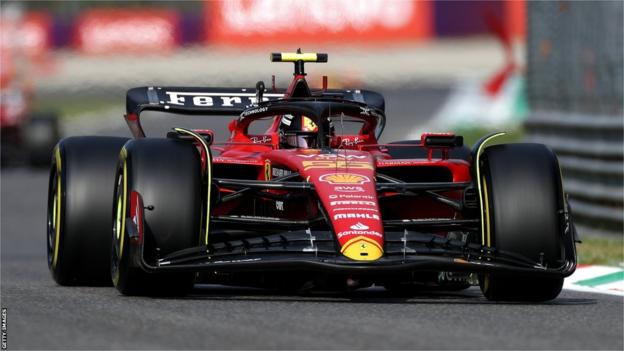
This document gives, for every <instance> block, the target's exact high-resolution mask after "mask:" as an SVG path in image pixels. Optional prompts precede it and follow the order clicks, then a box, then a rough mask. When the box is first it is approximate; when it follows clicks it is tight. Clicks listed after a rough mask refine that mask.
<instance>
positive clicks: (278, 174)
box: [271, 167, 292, 178]
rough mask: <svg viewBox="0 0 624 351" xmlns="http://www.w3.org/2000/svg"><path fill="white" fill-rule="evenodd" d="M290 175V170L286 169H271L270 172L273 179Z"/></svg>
mask: <svg viewBox="0 0 624 351" xmlns="http://www.w3.org/2000/svg"><path fill="white" fill-rule="evenodd" d="M291 173H292V172H291V171H290V170H288V169H283V168H277V167H273V171H272V173H271V174H272V175H273V177H277V178H279V177H283V176H286V175H289V174H291Z"/></svg>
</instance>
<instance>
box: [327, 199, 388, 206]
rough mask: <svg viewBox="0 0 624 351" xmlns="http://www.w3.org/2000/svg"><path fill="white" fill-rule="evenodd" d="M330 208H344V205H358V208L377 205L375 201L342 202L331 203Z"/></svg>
mask: <svg viewBox="0 0 624 351" xmlns="http://www.w3.org/2000/svg"><path fill="white" fill-rule="evenodd" d="M329 205H330V206H332V207H333V206H344V205H347V206H348V205H356V206H358V205H359V206H375V205H377V203H376V202H374V201H358V200H340V201H331V202H330V203H329Z"/></svg>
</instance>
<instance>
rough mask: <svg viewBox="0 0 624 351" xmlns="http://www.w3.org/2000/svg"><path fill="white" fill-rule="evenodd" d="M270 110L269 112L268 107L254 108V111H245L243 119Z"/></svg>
mask: <svg viewBox="0 0 624 351" xmlns="http://www.w3.org/2000/svg"><path fill="white" fill-rule="evenodd" d="M268 110H269V108H268V107H258V108H254V109H251V110H247V111H244V112H243V113H241V117H247V116H249V115H253V114H256V113H262V112H266V111H268Z"/></svg>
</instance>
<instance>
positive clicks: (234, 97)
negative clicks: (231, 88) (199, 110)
mask: <svg viewBox="0 0 624 351" xmlns="http://www.w3.org/2000/svg"><path fill="white" fill-rule="evenodd" d="M165 93H166V94H167V97H168V100H167V101H165V103H166V104H169V105H179V106H184V105H187V104H188V101H189V99H190V102H191V103H192V105H193V106H208V107H209V106H214V105H215V103H217V105H218V106H220V107H234V106H235V104H236V105H240V104H244V105H245V106H247V105H252V104H255V103H256V95H255V94H253V93H225V92H224V93H219V92H214V93H212V92H187V91H167V92H165ZM283 96H284V94H264V98H263V99H262V101H269V100H270V99H269V98H271V97H272V98H281V97H283ZM215 99H216V100H215ZM262 108H264V109H266V107H262ZM262 108H259V109H262ZM259 109H253V110H249V111H246V112H247V114H244V115H243V116H247V115H249V114H252V113H259V112H264V111H256V110H259ZM265 111H266V110H265Z"/></svg>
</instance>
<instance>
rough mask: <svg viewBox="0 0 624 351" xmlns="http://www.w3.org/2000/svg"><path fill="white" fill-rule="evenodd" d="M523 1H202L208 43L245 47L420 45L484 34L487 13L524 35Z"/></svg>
mask: <svg viewBox="0 0 624 351" xmlns="http://www.w3.org/2000/svg"><path fill="white" fill-rule="evenodd" d="M525 9H526V6H525V1H524V0H499V1H471V2H469V3H468V2H464V1H409V0H398V1H387V0H316V1H312V2H309V1H308V2H305V1H298V0H280V1H275V0H230V1H210V0H207V1H205V11H206V16H205V19H206V21H207V24H206V26H205V30H206V40H207V42H208V43H209V44H217V45H226V46H238V47H247V46H249V45H251V46H254V45H255V46H258V45H263V44H264V45H266V44H268V43H270V44H271V45H297V44H313V45H317V46H322V45H326V44H332V43H334V44H340V45H371V46H378V47H379V46H384V45H387V44H395V43H402V42H403V43H404V42H410V41H411V42H418V41H422V40H426V39H429V38H434V37H445V36H462V35H472V34H484V33H487V32H488V28H487V26H486V24H485V21H484V16H485V14H486V13H490V14H494V15H496V16H498V17H500V18H503V19H504V23H505V24H506V26H507V27H508V32H509V33H511V34H512V35H513V36H516V37H524V34H525V25H524V23H525V13H526V11H525Z"/></svg>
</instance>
